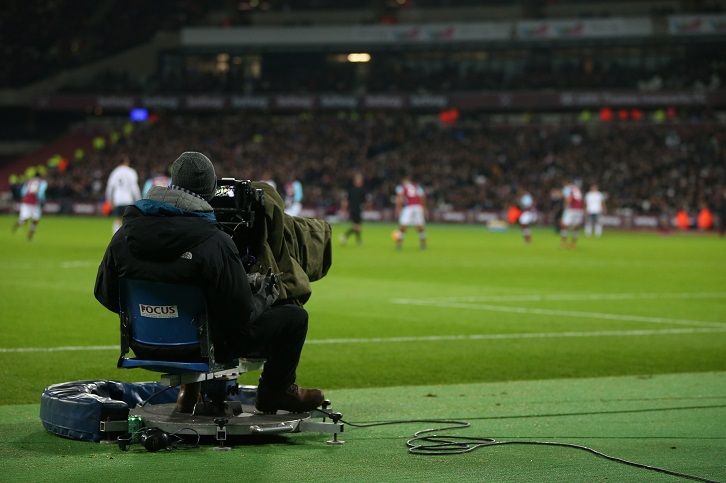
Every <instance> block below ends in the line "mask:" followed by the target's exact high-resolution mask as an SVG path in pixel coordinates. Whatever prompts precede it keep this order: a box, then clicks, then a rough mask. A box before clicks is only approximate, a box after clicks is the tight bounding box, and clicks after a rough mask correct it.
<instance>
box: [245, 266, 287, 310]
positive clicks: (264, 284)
mask: <svg viewBox="0 0 726 483" xmlns="http://www.w3.org/2000/svg"><path fill="white" fill-rule="evenodd" d="M256 275H258V276H259V279H260V287H259V289H258V290H257V295H259V296H261V297H262V299H263V300H264V301H265V305H266V306H267V307H268V308H269V307H272V304H274V303H275V301H276V300H277V298H278V297H279V296H280V278H279V277H278V274H276V273H272V268H269V269H268V270H267V273H266V274H265V275H262V274H259V273H258V274H256ZM248 278H249V275H248Z"/></svg>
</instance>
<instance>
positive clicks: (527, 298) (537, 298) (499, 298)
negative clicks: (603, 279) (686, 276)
mask: <svg viewBox="0 0 726 483" xmlns="http://www.w3.org/2000/svg"><path fill="white" fill-rule="evenodd" d="M719 298H726V292H701V293H611V294H608V293H605V294H597V293H595V294H552V295H493V296H481V297H479V296H477V297H442V298H433V299H430V300H434V301H437V302H440V301H441V302H541V301H547V300H558V301H563V300H641V299H719Z"/></svg>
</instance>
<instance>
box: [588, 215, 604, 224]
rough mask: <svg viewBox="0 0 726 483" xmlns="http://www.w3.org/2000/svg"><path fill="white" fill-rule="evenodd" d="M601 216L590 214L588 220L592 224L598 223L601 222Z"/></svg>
mask: <svg viewBox="0 0 726 483" xmlns="http://www.w3.org/2000/svg"><path fill="white" fill-rule="evenodd" d="M601 215H602V213H588V214H587V219H588V221H589V222H590V223H597V222H598V221H600V216H601Z"/></svg>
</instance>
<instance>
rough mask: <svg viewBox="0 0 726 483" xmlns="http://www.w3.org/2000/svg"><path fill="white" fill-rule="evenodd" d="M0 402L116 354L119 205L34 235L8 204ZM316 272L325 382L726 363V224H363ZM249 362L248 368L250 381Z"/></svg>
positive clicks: (319, 364) (313, 315)
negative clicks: (495, 228) (529, 236)
mask: <svg viewBox="0 0 726 483" xmlns="http://www.w3.org/2000/svg"><path fill="white" fill-rule="evenodd" d="M0 221H2V224H3V225H4V226H5V229H4V230H0V269H1V271H2V277H1V278H0V284H1V286H0V293H1V294H2V295H1V300H2V303H1V306H2V308H1V310H0V332H1V334H2V335H1V336H0V382H1V384H0V388H2V389H0V404H28V403H37V402H39V401H40V395H41V392H42V390H43V388H44V387H46V386H48V385H50V384H54V383H58V382H67V381H74V380H84V379H119V380H124V381H142V380H144V381H146V380H157V379H158V374H154V373H150V372H146V371H142V370H119V369H116V360H117V358H118V355H119V351H118V339H119V336H118V318H117V316H116V315H115V314H112V313H110V312H108V311H107V310H106V309H105V308H103V307H102V306H101V305H100V304H99V303H98V302H96V300H95V298H94V297H93V283H94V280H95V275H96V269H97V266H98V263H99V261H100V260H101V257H102V255H103V252H104V250H105V248H106V245H107V243H108V241H109V239H110V236H111V220H110V219H108V218H93V217H77V218H70V217H52V216H46V217H45V218H43V220H42V221H41V224H40V226H39V229H38V233H37V235H36V238H35V240H33V241H32V242H28V241H27V240H26V239H25V232H24V231H22V230H21V231H18V232H17V233H15V234H13V233H11V230H10V228H11V226H12V224H13V223H14V222H15V217H14V216H3V217H0ZM347 228H348V225H347V224H341V225H334V227H333V245H334V249H333V266H332V268H331V270H330V272H329V273H328V275H327V277H325V278H324V279H322V280H320V281H317V282H314V283H313V295H312V298H311V300H310V302H308V304H307V305H306V308H307V310H308V312H309V313H310V330H309V333H308V343H307V344H306V346H305V349H304V351H303V357H302V361H301V364H300V367H299V371H298V381H299V382H300V384H301V385H309V386H317V387H321V388H325V389H335V388H362V387H383V386H406V385H424V384H461V383H473V382H488V381H509V380H528V379H529V380H533V379H553V378H570V377H573V378H574V377H600V376H617V375H649V374H666V373H679V372H706V371H724V370H726V355H725V352H724V348H725V347H726V283H725V282H726V276H725V275H724V274H726V239H723V238H719V237H718V236H716V235H713V234H711V235H700V234H693V233H689V234H673V235H671V236H661V235H658V234H655V233H636V232H616V231H607V230H606V232H605V235H604V237H603V238H602V239H589V238H581V240H580V243H579V246H578V247H577V248H576V249H575V250H561V249H560V248H559V239H558V237H557V236H556V235H555V233H554V232H553V230H552V229H550V228H544V227H541V228H538V229H535V230H534V241H533V243H532V244H531V245H525V244H524V243H523V242H522V239H521V237H520V235H519V232H518V231H517V230H516V229H514V230H512V229H510V230H509V231H508V232H505V233H492V232H490V231H488V230H487V229H486V227H484V226H453V225H431V226H429V227H428V230H427V231H428V238H429V248H428V249H427V250H425V251H424V250H419V249H418V246H417V245H418V244H417V240H416V237H415V234H413V233H410V234H409V235H408V237H407V239H406V241H405V243H404V247H403V250H401V251H396V250H395V249H394V246H393V241H392V240H391V232H392V231H393V229H394V227H393V225H390V224H372V223H368V224H364V226H363V237H364V244H363V246H357V245H356V244H355V242H354V241H353V240H351V241H349V242H348V244H347V245H346V246H341V245H340V244H339V242H338V236H339V235H340V234H341V233H342V232H343V231H344V230H346V229H347ZM255 378H256V374H249V375H246V376H244V377H243V380H242V382H249V383H254V380H255Z"/></svg>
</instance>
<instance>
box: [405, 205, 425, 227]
mask: <svg viewBox="0 0 726 483" xmlns="http://www.w3.org/2000/svg"><path fill="white" fill-rule="evenodd" d="M398 223H399V224H400V225H402V226H423V225H425V224H426V220H424V209H423V206H421V205H411V206H404V207H403V209H402V210H401V215H400V216H399V217H398Z"/></svg>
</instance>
